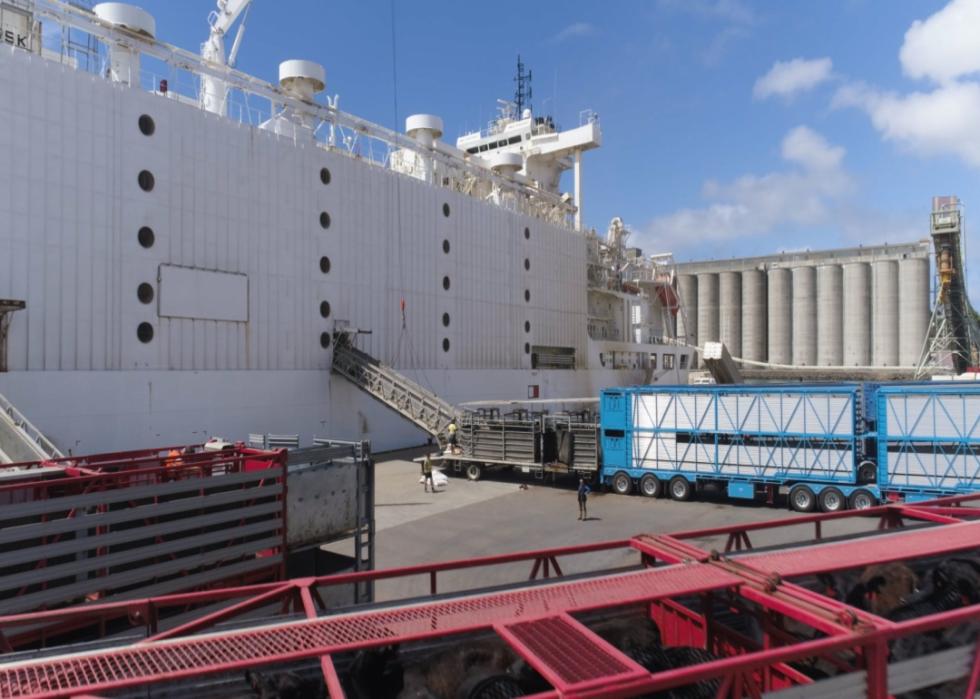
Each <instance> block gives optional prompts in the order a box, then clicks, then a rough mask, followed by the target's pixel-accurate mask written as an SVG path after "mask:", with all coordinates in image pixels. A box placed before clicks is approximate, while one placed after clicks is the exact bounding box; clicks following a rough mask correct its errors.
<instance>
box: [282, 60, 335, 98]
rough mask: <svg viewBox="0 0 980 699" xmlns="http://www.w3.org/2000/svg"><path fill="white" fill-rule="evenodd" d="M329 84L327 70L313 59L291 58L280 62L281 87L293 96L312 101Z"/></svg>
mask: <svg viewBox="0 0 980 699" xmlns="http://www.w3.org/2000/svg"><path fill="white" fill-rule="evenodd" d="M326 86H327V71H325V70H324V69H323V66H321V65H320V64H319V63H314V62H313V61H301V60H296V59H294V60H291V61H283V62H282V63H280V64H279V87H281V88H282V91H283V92H285V93H286V94H288V95H290V96H291V97H295V98H297V99H301V100H303V101H304V102H312V101H313V95H315V94H316V93H318V92H322V91H323V89H324V88H325V87H326Z"/></svg>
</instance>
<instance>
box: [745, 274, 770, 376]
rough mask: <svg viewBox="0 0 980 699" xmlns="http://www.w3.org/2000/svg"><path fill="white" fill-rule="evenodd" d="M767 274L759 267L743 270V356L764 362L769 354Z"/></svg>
mask: <svg viewBox="0 0 980 699" xmlns="http://www.w3.org/2000/svg"><path fill="white" fill-rule="evenodd" d="M767 321H768V318H767V302H766V275H765V273H764V272H763V271H762V270H759V269H747V270H744V271H743V272H742V358H743V359H750V360H752V361H754V362H764V361H766V357H767V356H768V352H767V351H766V350H767V347H766V344H767V343H766V327H767V325H768V322H767Z"/></svg>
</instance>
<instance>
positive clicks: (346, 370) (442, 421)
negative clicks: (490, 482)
mask: <svg viewBox="0 0 980 699" xmlns="http://www.w3.org/2000/svg"><path fill="white" fill-rule="evenodd" d="M332 368H333V371H334V373H336V374H339V375H340V376H343V377H344V378H345V379H347V380H348V381H350V382H351V383H353V384H354V385H355V386H357V387H358V388H360V389H361V390H363V391H364V392H366V393H367V394H368V395H370V396H371V397H373V398H374V399H376V400H378V401H380V402H381V403H384V404H385V405H387V406H388V407H389V408H391V409H392V410H394V411H395V412H397V413H398V414H399V415H401V416H402V417H404V418H406V419H407V420H410V421H411V422H413V423H414V424H415V425H416V426H418V427H419V428H421V429H422V430H424V431H426V432H428V433H429V434H431V435H432V436H433V437H435V439H436V441H437V442H438V443H439V446H440V447H441V448H443V449H445V447H446V445H447V428H448V427H449V423H450V422H452V421H453V420H455V419H456V418H457V410H456V408H454V407H453V406H452V405H450V404H449V403H447V402H446V401H444V400H443V399H442V398H440V397H439V396H437V395H436V394H435V393H433V392H432V391H430V390H428V389H426V388H423V387H422V386H420V385H419V384H417V383H416V382H415V381H412V380H411V379H409V378H408V377H406V376H404V375H403V374H401V373H399V372H398V371H396V370H395V369H393V368H392V367H390V366H386V365H385V364H382V363H381V362H380V361H379V360H377V359H375V358H374V357H372V356H371V355H369V354H367V353H366V352H362V351H361V350H359V349H357V348H356V347H354V344H353V338H352V336H351V334H349V333H344V334H340V335H338V336H337V339H336V342H335V343H334V351H333V367H332Z"/></svg>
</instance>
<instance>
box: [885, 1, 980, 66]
mask: <svg viewBox="0 0 980 699" xmlns="http://www.w3.org/2000/svg"><path fill="white" fill-rule="evenodd" d="M978 37H980V0H952V2H950V3H949V4H948V5H946V7H944V8H943V9H941V10H939V11H938V12H936V13H935V14H933V15H931V16H930V17H928V18H926V19H925V20H916V21H915V22H913V23H912V26H911V27H909V30H908V31H907V32H905V43H904V44H903V45H902V50H901V51H900V52H899V59H900V60H901V62H902V68H903V70H904V71H905V73H906V75H909V76H910V77H913V78H930V79H932V80H934V81H936V82H938V83H948V82H949V81H951V80H954V79H956V78H959V77H963V76H966V75H970V74H972V73H976V72H978V71H980V38H978Z"/></svg>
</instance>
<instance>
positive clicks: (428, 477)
mask: <svg viewBox="0 0 980 699" xmlns="http://www.w3.org/2000/svg"><path fill="white" fill-rule="evenodd" d="M422 483H423V484H424V485H425V492H427V493H428V492H429V486H430V485H431V486H432V492H433V493H434V492H436V484H435V482H434V481H433V480H432V459H431V458H429V455H428V454H426V455H425V458H424V459H423V460H422Z"/></svg>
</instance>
